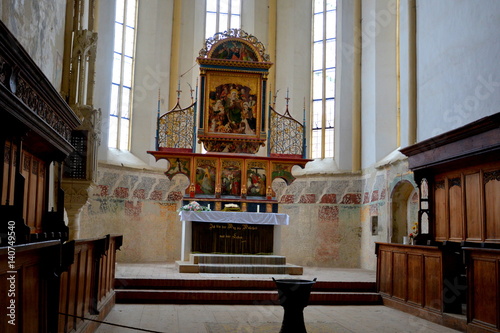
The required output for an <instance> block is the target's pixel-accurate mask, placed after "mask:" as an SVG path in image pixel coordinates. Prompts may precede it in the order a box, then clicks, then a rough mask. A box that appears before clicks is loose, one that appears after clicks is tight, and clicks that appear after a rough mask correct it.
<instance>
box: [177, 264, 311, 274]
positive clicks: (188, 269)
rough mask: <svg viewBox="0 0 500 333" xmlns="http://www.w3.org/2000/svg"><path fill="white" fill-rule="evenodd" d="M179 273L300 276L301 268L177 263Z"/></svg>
mask: <svg viewBox="0 0 500 333" xmlns="http://www.w3.org/2000/svg"><path fill="white" fill-rule="evenodd" d="M176 265H177V267H178V269H179V273H206V274H279V275H302V274H303V271H304V269H303V267H302V266H297V265H291V264H283V265H276V264H273V265H265V264H193V263H192V262H185V261H184V262H183V261H177V262H176Z"/></svg>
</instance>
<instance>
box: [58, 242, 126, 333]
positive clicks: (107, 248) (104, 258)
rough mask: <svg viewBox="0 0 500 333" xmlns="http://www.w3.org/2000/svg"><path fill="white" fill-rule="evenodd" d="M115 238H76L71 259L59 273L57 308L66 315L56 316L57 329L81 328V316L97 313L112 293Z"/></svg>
mask: <svg viewBox="0 0 500 333" xmlns="http://www.w3.org/2000/svg"><path fill="white" fill-rule="evenodd" d="M120 238H121V236H120ZM116 240H117V237H109V238H102V239H92V240H78V241H76V244H75V254H74V263H73V264H72V265H71V267H70V269H69V270H68V271H67V272H64V273H63V274H62V277H61V287H60V295H61V296H60V303H59V311H60V312H61V313H62V314H68V316H65V315H61V318H59V325H60V326H59V328H60V332H71V331H72V330H77V331H84V330H85V328H84V325H85V321H83V320H82V319H81V318H89V317H91V316H93V315H96V314H98V313H99V311H100V309H101V308H102V307H103V306H105V305H106V304H107V302H108V298H109V297H110V295H114V290H113V283H114V277H115V275H114V267H115V258H116V257H115V251H116V249H117V246H116ZM120 244H121V241H120Z"/></svg>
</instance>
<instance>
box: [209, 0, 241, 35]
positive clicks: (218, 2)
mask: <svg viewBox="0 0 500 333" xmlns="http://www.w3.org/2000/svg"><path fill="white" fill-rule="evenodd" d="M240 28H241V0H207V11H206V24H205V38H209V37H212V36H213V35H215V33H217V32H224V31H227V30H229V29H240Z"/></svg>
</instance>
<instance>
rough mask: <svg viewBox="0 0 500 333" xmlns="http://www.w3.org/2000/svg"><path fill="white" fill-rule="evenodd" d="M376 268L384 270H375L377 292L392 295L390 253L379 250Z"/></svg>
mask: <svg viewBox="0 0 500 333" xmlns="http://www.w3.org/2000/svg"><path fill="white" fill-rule="evenodd" d="M378 266H379V267H383V268H384V270H377V281H378V289H379V292H381V293H384V294H388V295H392V251H385V250H383V249H382V248H381V249H380V251H379V252H378Z"/></svg>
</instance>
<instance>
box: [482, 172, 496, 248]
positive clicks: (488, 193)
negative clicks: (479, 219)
mask: <svg viewBox="0 0 500 333" xmlns="http://www.w3.org/2000/svg"><path fill="white" fill-rule="evenodd" d="M484 182H485V185H484V201H485V210H486V214H485V215H486V237H485V238H486V240H487V241H493V240H497V241H498V240H500V203H499V198H500V171H491V172H485V175H484Z"/></svg>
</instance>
